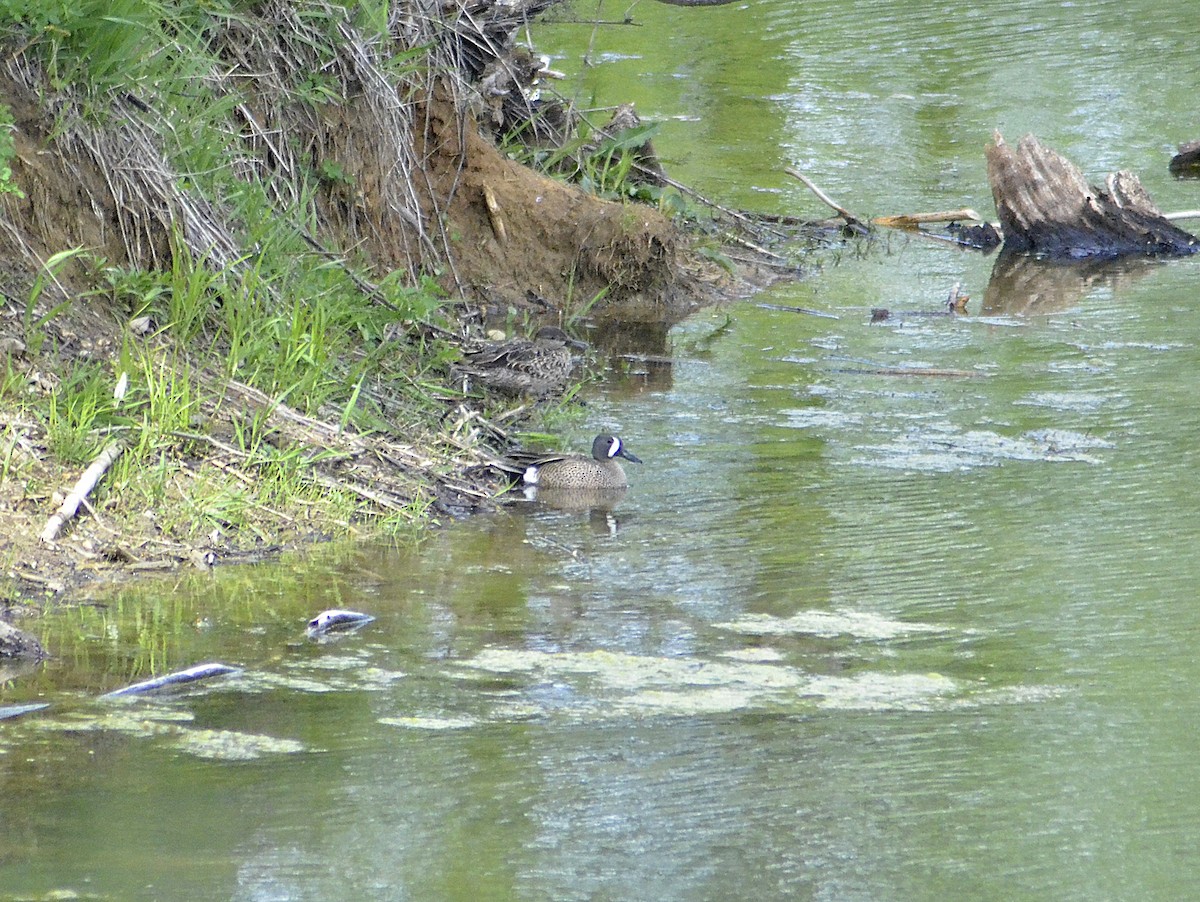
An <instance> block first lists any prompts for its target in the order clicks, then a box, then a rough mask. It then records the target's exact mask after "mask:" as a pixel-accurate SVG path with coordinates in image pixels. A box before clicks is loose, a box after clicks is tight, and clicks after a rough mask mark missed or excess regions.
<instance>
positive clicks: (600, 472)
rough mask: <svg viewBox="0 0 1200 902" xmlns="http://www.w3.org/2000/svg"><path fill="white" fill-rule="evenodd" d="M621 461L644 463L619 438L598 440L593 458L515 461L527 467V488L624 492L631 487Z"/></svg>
mask: <svg viewBox="0 0 1200 902" xmlns="http://www.w3.org/2000/svg"><path fill="white" fill-rule="evenodd" d="M618 457H623V458H625V459H626V460H629V461H632V462H633V463H638V464H640V463H641V460H640V459H639V458H637V457H635V456H634V455H633V454H631V453H630V452H628V451H626V450H625V445H624V443H623V442H622V441H621V440H620V439H619V438H617V437H616V436H615V435H598V436H596V438H595V440H594V441H593V442H592V454H591V456H590V457H588V456H587V455H584V454H546V455H542V456H522V455H516V456H514V457H513V461H514V462H516V463H523V464H524V466H525V470H524V474H523V476H522V478H523V480H524V482H525V484H526V485H534V486H537V487H538V488H539V489H592V490H595V489H623V488H625V487H626V486H628V485H629V480H628V479H627V478H626V476H625V470H624V469H622V467H621V465H620V464H619V463H618V462H617V458H618Z"/></svg>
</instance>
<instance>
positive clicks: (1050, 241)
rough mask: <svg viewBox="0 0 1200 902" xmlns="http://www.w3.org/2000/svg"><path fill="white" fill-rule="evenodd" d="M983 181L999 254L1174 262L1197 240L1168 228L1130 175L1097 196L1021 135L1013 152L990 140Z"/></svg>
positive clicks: (1079, 176) (1057, 158) (1064, 164)
mask: <svg viewBox="0 0 1200 902" xmlns="http://www.w3.org/2000/svg"><path fill="white" fill-rule="evenodd" d="M993 141H994V143H993V144H990V145H988V147H987V149H986V151H985V153H986V155H987V167H988V181H989V182H990V183H991V186H992V197H993V198H994V199H995V201H996V211H997V213H998V214H999V216H1000V223H1001V225H1002V226H1003V229H1004V247H1005V249H1006V250H1011V251H1022V252H1031V253H1037V254H1041V255H1044V256H1047V257H1054V258H1058V259H1086V258H1098V257H1102V258H1114V257H1125V256H1131V255H1136V256H1146V257H1159V256H1181V255H1185V254H1192V253H1195V252H1196V251H1197V250H1200V239H1197V238H1196V237H1195V236H1193V235H1189V234H1188V233H1187V232H1185V231H1183V230H1182V229H1179V228H1177V227H1175V226H1174V225H1172V224H1171V223H1170V222H1169V221H1168V220H1167V219H1165V218H1164V217H1163V215H1162V213H1161V212H1160V211H1159V210H1158V208H1157V207H1156V206H1155V205H1154V203H1153V201H1151V200H1150V195H1149V194H1147V193H1146V190H1145V189H1144V188H1143V187H1142V185H1141V182H1139V181H1138V178H1137V176H1136V175H1134V174H1133V173H1131V172H1124V171H1122V172H1117V173H1114V174H1112V175H1110V176H1109V177H1108V179H1107V180H1106V182H1105V189H1106V190H1101V189H1099V188H1095V187H1093V186H1091V185H1089V184H1088V183H1087V180H1086V179H1085V178H1084V177H1083V173H1082V172H1080V171H1079V169H1078V167H1076V166H1075V165H1074V164H1073V163H1071V161H1070V160H1067V159H1066V158H1065V157H1063V156H1061V155H1059V154H1058V153H1056V152H1055V151H1053V150H1051V149H1050V148H1048V147H1046V146H1045V145H1044V144H1042V143H1041V142H1040V141H1039V140H1038V139H1037V138H1035V137H1034V136H1033V135H1026V136H1025V137H1023V138H1022V139H1021V140H1020V141H1019V142H1018V144H1017V147H1016V149H1013V148H1012V147H1010V146H1009V145H1007V144H1005V143H1004V138H1003V137H1002V136H1001V135H1000V133H999V132H996V133H995V135H994V138H993Z"/></svg>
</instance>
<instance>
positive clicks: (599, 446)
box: [592, 435, 642, 464]
mask: <svg viewBox="0 0 1200 902" xmlns="http://www.w3.org/2000/svg"><path fill="white" fill-rule="evenodd" d="M592 457H594V458H595V459H596V460H612V459H613V458H614V457H623V458H625V459H626V460H628V461H632V462H633V463H635V464H640V463H641V462H642V460H641V458H640V457H636V456H635V455H633V454H632V453H631V452H629V451H627V450H625V443H624V442H623V441H621V439H620V438H618V437H617V436H615V435H598V436H596V438H595V439H594V440H593V441H592Z"/></svg>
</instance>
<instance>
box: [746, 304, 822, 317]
mask: <svg viewBox="0 0 1200 902" xmlns="http://www.w3.org/2000/svg"><path fill="white" fill-rule="evenodd" d="M754 306H755V307H760V308H761V309H763V310H783V311H785V312H786V313H803V314H805V315H806V316H819V317H821V318H822V319H841V317H840V316H838V315H837V314H836V313H826V312H825V311H824V310H812V309H810V308H808V307H789V306H787V305H786V304H755V305H754Z"/></svg>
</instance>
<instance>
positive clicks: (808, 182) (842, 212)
mask: <svg viewBox="0 0 1200 902" xmlns="http://www.w3.org/2000/svg"><path fill="white" fill-rule="evenodd" d="M783 171H784V172H786V173H787V174H788V175H790V176H791V177H792V178H794V179H799V180H800V181H801V182H803V183H804V187H805V188H807V189H808V190H809V191H811V192H812V193H813V194H815V195H816V196H817V198H818V199H819V200H820V201H821V203H823V204H825V205H826V206H828V207H831V208H832V209H834V210H836V211H837V214H838V215H839V216H841V217H842V219H844V220H846V222H849V223H855V224H859V225H861V224H862V221H863V220H862V218H861V217H859V216H855V215H854V214H853V213H851V212H850V211H849V210H847V209H846V208H845V207H843V206H842V205H841V204H839V203H838V202H837V201H835V200H834V199H833V198H831V197H830V196H829V195H828V194H826V193H825V192H824V191H822V190H821V189H820V188H819V187H817V184H816V183H815V182H814V181H813V180H812V179H810V178H809V177H808V176H806V175H805V174H804V173H803V172H800V171H799V170H798V169H793V168H791V167H790V166H788V167H785V168H784V170H783Z"/></svg>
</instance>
